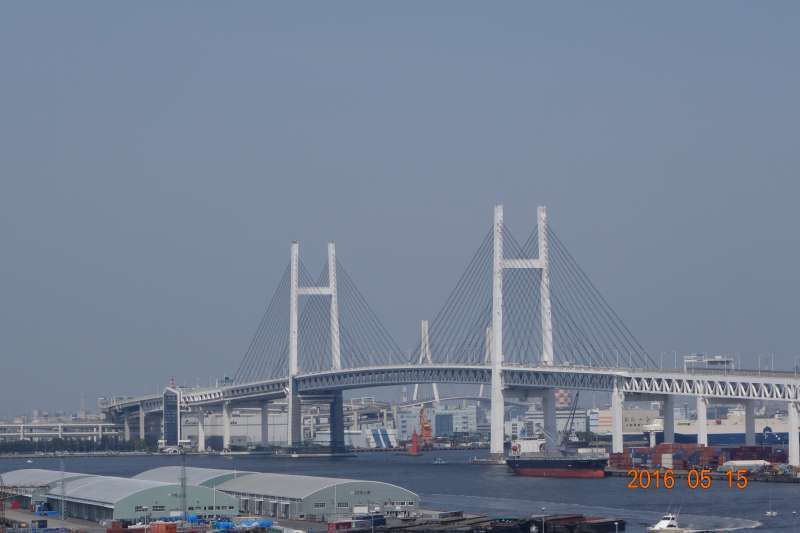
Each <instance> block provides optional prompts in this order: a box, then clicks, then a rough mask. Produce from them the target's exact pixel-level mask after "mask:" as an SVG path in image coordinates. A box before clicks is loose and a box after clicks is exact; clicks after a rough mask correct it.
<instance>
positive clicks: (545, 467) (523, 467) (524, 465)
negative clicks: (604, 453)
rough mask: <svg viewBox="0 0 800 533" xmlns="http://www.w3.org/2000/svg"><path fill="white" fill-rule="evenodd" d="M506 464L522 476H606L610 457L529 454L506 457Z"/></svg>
mask: <svg viewBox="0 0 800 533" xmlns="http://www.w3.org/2000/svg"><path fill="white" fill-rule="evenodd" d="M506 464H507V465H508V467H509V468H511V470H512V471H513V472H514V473H515V474H517V475H520V476H531V477H570V478H602V477H605V475H606V472H605V468H606V464H608V459H605V458H600V457H596V456H595V457H591V456H590V457H581V456H577V455H546V454H542V455H540V456H537V455H528V456H524V455H523V456H517V457H513V456H512V457H508V458H506Z"/></svg>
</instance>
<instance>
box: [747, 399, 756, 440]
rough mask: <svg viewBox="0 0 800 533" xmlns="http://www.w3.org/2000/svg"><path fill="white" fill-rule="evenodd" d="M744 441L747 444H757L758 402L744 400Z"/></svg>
mask: <svg viewBox="0 0 800 533" xmlns="http://www.w3.org/2000/svg"><path fill="white" fill-rule="evenodd" d="M744 443H745V445H746V446H755V444H756V402H755V401H754V400H745V401H744Z"/></svg>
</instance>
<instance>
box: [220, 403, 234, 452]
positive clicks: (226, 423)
mask: <svg viewBox="0 0 800 533" xmlns="http://www.w3.org/2000/svg"><path fill="white" fill-rule="evenodd" d="M231 411H232V408H231V402H224V403H223V404H222V449H223V450H230V449H231V414H232V413H231Z"/></svg>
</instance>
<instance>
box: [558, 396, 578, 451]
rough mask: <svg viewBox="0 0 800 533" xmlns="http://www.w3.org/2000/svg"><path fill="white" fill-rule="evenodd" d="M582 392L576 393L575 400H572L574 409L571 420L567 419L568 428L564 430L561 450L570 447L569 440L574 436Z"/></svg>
mask: <svg viewBox="0 0 800 533" xmlns="http://www.w3.org/2000/svg"><path fill="white" fill-rule="evenodd" d="M580 394H581V392H580V391H576V392H575V398H574V399H573V400H572V407H571V408H570V411H569V418H568V419H567V424H566V427H565V428H564V437H563V438H562V439H561V449H562V450H565V449H567V447H568V446H569V439H570V436H571V435H572V431H573V428H574V426H575V411H577V409H578V397H579V396H580Z"/></svg>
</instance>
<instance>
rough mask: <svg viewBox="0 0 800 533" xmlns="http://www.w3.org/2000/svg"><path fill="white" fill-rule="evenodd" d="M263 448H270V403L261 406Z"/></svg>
mask: <svg viewBox="0 0 800 533" xmlns="http://www.w3.org/2000/svg"><path fill="white" fill-rule="evenodd" d="M261 446H263V447H265V448H266V447H267V446H269V402H264V403H262V404H261Z"/></svg>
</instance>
